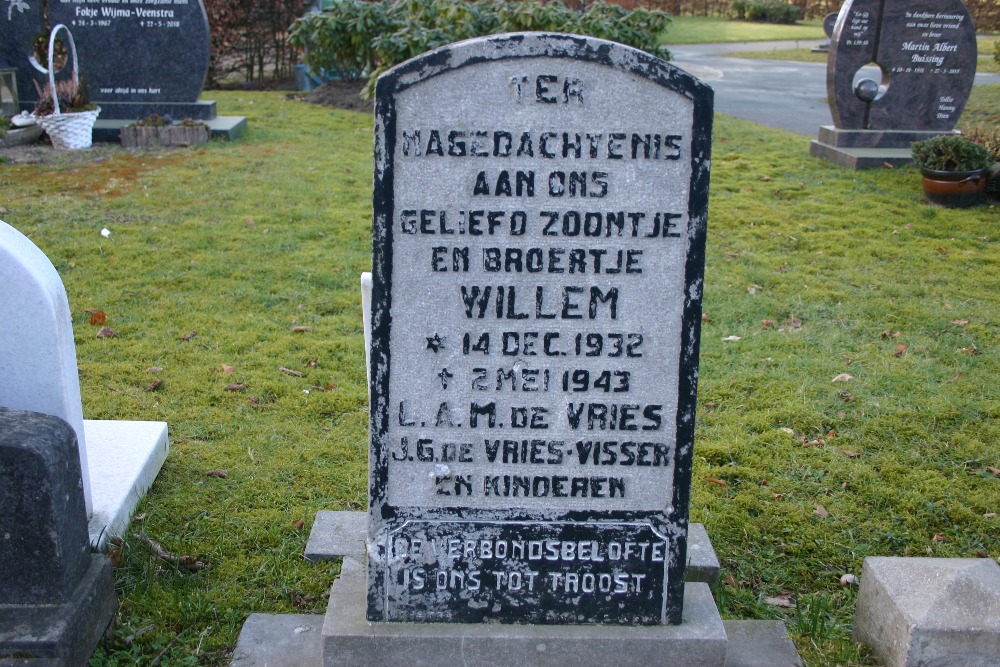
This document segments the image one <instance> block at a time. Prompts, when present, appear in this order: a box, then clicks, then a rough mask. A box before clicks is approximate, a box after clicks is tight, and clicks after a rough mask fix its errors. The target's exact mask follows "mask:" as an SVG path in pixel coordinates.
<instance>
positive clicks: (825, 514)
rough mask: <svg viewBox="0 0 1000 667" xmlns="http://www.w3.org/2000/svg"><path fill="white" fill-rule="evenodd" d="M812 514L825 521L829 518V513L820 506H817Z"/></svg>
mask: <svg viewBox="0 0 1000 667" xmlns="http://www.w3.org/2000/svg"><path fill="white" fill-rule="evenodd" d="M813 514H814V515H815V516H818V517H819V518H821V519H825V518H826V517H828V516H830V513H829V512H827V511H826V508H825V507H823V506H822V505H817V506H816V509H814V510H813Z"/></svg>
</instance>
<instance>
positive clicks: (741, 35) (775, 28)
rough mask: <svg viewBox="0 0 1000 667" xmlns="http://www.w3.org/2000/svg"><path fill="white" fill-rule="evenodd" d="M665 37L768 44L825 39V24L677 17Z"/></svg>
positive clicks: (684, 41) (698, 41) (667, 40)
mask: <svg viewBox="0 0 1000 667" xmlns="http://www.w3.org/2000/svg"><path fill="white" fill-rule="evenodd" d="M673 19H674V22H673V25H672V26H671V27H670V29H669V30H668V31H667V34H666V35H665V36H664V38H663V43H664V44H666V45H667V46H671V45H674V44H707V43H713V42H768V41H771V40H776V39H823V38H824V37H825V34H824V33H823V22H822V21H802V22H799V23H797V24H795V25H777V24H774V23H754V22H749V21H732V20H728V19H723V18H718V17H712V16H675V17H673Z"/></svg>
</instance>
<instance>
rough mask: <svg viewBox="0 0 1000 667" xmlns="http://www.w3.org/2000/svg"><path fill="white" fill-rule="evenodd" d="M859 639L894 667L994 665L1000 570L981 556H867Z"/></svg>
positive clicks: (998, 653)
mask: <svg viewBox="0 0 1000 667" xmlns="http://www.w3.org/2000/svg"><path fill="white" fill-rule="evenodd" d="M854 639H855V641H859V642H863V643H865V644H868V645H869V646H871V647H872V649H873V650H874V651H875V653H876V654H877V655H878V656H879V657H880V658H882V659H883V660H885V661H886V664H887V665H888V667H996V666H997V665H1000V566H998V565H997V563H996V561H993V560H990V559H980V558H886V557H872V558H866V559H865V563H864V568H863V570H862V574H861V591H860V593H859V594H858V603H857V613H856V616H855V620H854Z"/></svg>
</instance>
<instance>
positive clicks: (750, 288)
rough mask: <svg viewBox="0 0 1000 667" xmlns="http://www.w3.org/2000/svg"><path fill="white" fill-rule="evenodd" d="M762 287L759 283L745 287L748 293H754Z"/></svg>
mask: <svg viewBox="0 0 1000 667" xmlns="http://www.w3.org/2000/svg"><path fill="white" fill-rule="evenodd" d="M762 289H764V288H763V287H761V286H760V285H751V286H750V287H748V288H747V292H749V293H750V294H756V293H757V292H758V291H760V290H762Z"/></svg>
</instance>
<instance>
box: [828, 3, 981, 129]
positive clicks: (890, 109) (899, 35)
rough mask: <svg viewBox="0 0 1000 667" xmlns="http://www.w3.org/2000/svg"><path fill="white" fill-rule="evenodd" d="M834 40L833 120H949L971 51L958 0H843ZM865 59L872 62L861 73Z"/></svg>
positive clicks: (963, 87)
mask: <svg viewBox="0 0 1000 667" xmlns="http://www.w3.org/2000/svg"><path fill="white" fill-rule="evenodd" d="M832 40H833V41H832V47H831V49H830V57H829V64H828V68H827V95H828V99H829V100H830V110H831V112H832V115H833V120H834V124H835V125H836V126H837V127H839V128H843V129H859V130H860V129H864V130H936V131H948V130H951V129H953V128H954V127H955V123H956V122H958V119H959V117H960V116H961V114H962V110H963V109H964V108H965V103H966V101H967V100H968V97H969V92H970V91H971V90H972V85H973V81H974V78H975V73H976V59H977V52H976V30H975V26H974V25H973V24H972V18H971V17H970V16H969V12H968V10H967V9H966V7H965V5H964V4H963V3H962V2H961V0H847V2H846V3H845V4H844V7H843V8H842V9H841V12H840V15H839V18H838V20H837V26H836V28H835V30H834V35H833V38H832ZM871 64H874V65H877V68H871V69H870V70H868V71H866V73H862V74H859V70H861V69H862V68H863V67H865V66H866V65H871ZM859 84H860V85H859Z"/></svg>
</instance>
